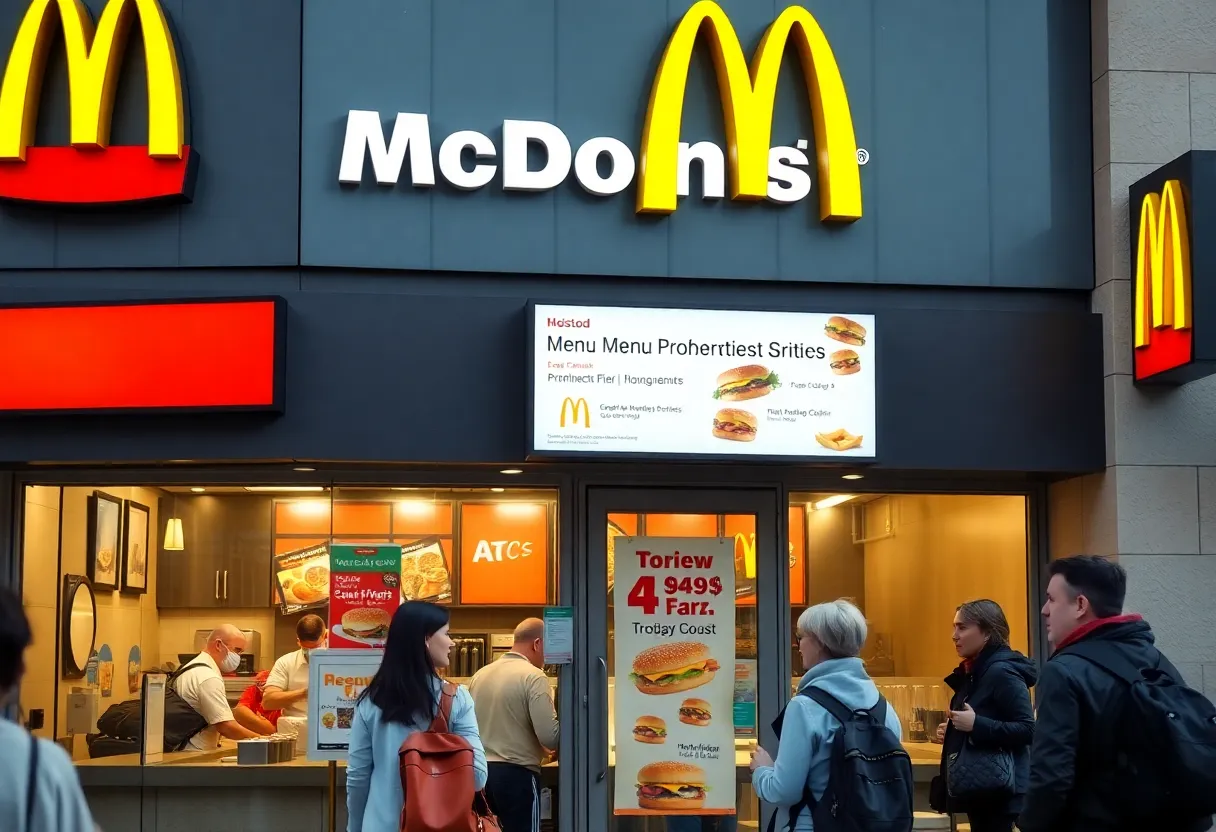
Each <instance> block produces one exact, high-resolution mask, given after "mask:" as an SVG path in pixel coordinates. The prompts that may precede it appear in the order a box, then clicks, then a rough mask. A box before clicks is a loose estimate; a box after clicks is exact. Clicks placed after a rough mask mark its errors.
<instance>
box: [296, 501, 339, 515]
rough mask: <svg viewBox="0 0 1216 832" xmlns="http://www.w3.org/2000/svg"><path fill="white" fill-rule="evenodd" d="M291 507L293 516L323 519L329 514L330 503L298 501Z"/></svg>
mask: <svg viewBox="0 0 1216 832" xmlns="http://www.w3.org/2000/svg"><path fill="white" fill-rule="evenodd" d="M289 505H290V506H291V511H292V513H293V514H300V515H304V516H305V517H323V516H324V515H326V514H328V513H329V503H328V502H327V501H325V500H298V501H295V502H292V503H289Z"/></svg>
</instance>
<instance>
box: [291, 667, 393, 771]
mask: <svg viewBox="0 0 1216 832" xmlns="http://www.w3.org/2000/svg"><path fill="white" fill-rule="evenodd" d="M383 658H384V650H382V649H374V648H373V649H357V648H351V649H345V650H333V649H331V650H314V651H313V652H312V653H311V654H310V655H309V657H308V739H307V742H308V759H309V760H345V759H346V757H347V754H348V753H349V751H350V727H351V725H352V724H353V723H354V721H355V706H356V705H357V704H358V702H359V694H361V693H363V691H364V689H365V688H366V687H367V686H368V685H369V684H371V681H372V677H373V676H375V675H376V671H377V670H379V669H380V662H381V660H382V659H383Z"/></svg>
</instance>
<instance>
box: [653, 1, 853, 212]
mask: <svg viewBox="0 0 1216 832" xmlns="http://www.w3.org/2000/svg"><path fill="white" fill-rule="evenodd" d="M699 34H704V35H705V38H706V40H707V41H708V45H709V48H710V53H711V54H712V55H713V63H714V69H715V71H716V73H717V76H718V89H719V92H720V95H721V99H722V115H723V117H724V119H725V123H726V138H727V144H728V147H729V153H728V154H727V158H728V159H729V169H730V183H731V186H730V188H731V190H730V193H731V198H732V199H742V200H760V199H764V198H765V196H766V194H767V192H768V178H769V177H768V170H769V148H770V143H771V137H772V127H773V104H774V101H775V98H776V94H777V77H778V75H779V74H780V72H781V59H782V56H783V54H784V52H785V47H786V44H787V42H789V41H790V40H791V39H793V41H794V43H795V44H796V45H797V46H798V56H799V58H800V59H801V62H802V71H803V76H804V77H805V79H806V83H807V95H808V97H809V99H810V104H811V115H812V118H813V120H814V129H815V150H816V153H817V155H818V161H819V165H818V167H819V215H820V218H821V219H823V220H835V221H844V222H852V221H853V220H856V219H859V218H860V217H861V172H860V169H859V166H858V161H857V140H856V137H855V136H854V133H853V116H852V113H851V111H850V109H849V99H848V95H847V94H846V92H845V86H844V81H843V79H842V78H841V77H840V67H839V66H838V65H837V63H836V56H835V55H834V54H833V53H832V47H831V44H829V43H828V40H827V37H826V36H825V35H824V33H823V30H822V29H821V28H820V27H819V24H818V23H817V22H816V21H815V18H814V16H812V15H811V13H810V12H809V11H807V10H806V9H804V8H802V7H801V6H790V7H789V8H787V9H786V10H785V11H783V12H782V13H781V14H780V15H779V16H778V17H777V19H776V20H775V21H773V23H772V25H770V26H769V27H768V30H767V31H765V33H764V37H763V38H762V39H761V41H760V45H759V47H757V49H756V52H755V54H754V55H753V56H752V61H751V67H750V70H749V68H748V62H747V59H746V58H745V56H744V54H743V47H742V45H741V44H740V43H739V36H738V35H737V34H736V33H735V28H734V26H732V25H731V22H730V19H729V18H728V17H727V16H726V13H725V12H724V11H722V8H721V7H720V6H719V5H718V4H717V3H715V2H713V0H699V2H697V3H696V4H694V5H693V7H692V8H691V9H689V10H688V12H687V13H686V14H685V15H684V17H683V19H682V20H681V21H680V23H679V24H678V25H677V26H676V29H675V31H674V33H673V34H672V36H671V39H670V40H669V41H668V43H667V48H666V49H665V50H664V52H663V57H662V59H661V60H660V61H659V67H658V70H657V71H656V73H655V77H654V84H653V86H652V88H651V91H650V104H649V106H648V107H647V110H646V122H645V127H644V128H643V131H642V148H641V154H640V164H639V165H638V177H639V179H638V194H637V211H638V212H639V213H659V214H669V213H671V212H673V211H675V210H676V201H677V200H676V188H677V179H678V156H679V142H680V121H681V118H682V115H683V110H684V94H685V88H686V86H687V83H688V68H689V63H690V62H691V60H692V50H693V46H694V45H695V44H696V41H697V37H698V35H699Z"/></svg>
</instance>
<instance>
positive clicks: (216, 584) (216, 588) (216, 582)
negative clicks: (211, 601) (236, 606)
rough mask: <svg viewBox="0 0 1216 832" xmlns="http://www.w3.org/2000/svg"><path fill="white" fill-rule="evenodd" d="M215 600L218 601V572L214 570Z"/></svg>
mask: <svg viewBox="0 0 1216 832" xmlns="http://www.w3.org/2000/svg"><path fill="white" fill-rule="evenodd" d="M215 600H217V601H218V600H220V570H218V569H217V570H215Z"/></svg>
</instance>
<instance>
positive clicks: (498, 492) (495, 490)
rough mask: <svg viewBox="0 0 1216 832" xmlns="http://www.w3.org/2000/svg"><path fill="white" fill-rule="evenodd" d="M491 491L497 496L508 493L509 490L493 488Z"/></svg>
mask: <svg viewBox="0 0 1216 832" xmlns="http://www.w3.org/2000/svg"><path fill="white" fill-rule="evenodd" d="M490 490H491V491H493V492H494V493H495V494H501V493H502V492H504V491H506V490H507V489H505V488H491V489H490Z"/></svg>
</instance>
